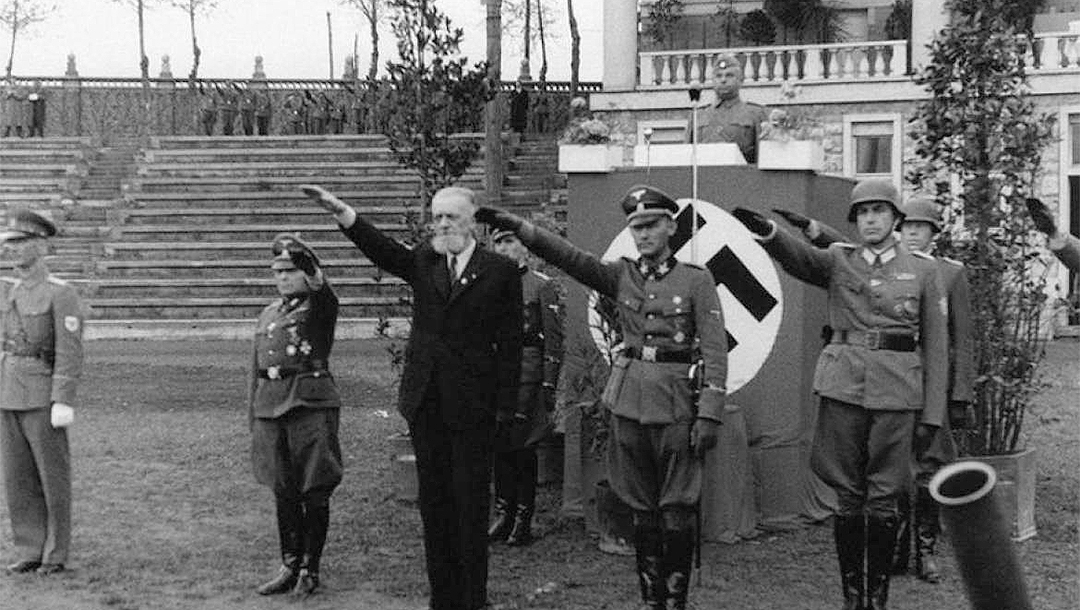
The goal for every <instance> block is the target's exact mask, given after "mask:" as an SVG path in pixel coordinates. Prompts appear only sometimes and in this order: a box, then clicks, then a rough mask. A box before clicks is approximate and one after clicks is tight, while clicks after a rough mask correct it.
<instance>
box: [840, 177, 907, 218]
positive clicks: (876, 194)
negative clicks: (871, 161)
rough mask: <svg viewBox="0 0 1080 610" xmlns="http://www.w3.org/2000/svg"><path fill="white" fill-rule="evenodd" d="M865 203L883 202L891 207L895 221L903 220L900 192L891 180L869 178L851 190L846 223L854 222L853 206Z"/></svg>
mask: <svg viewBox="0 0 1080 610" xmlns="http://www.w3.org/2000/svg"><path fill="white" fill-rule="evenodd" d="M867 201H884V202H885V203H888V204H890V205H892V208H893V212H894V213H895V214H896V219H897V220H903V219H904V213H903V212H901V211H900V191H898V190H897V189H896V185H895V184H893V183H892V180H888V179H885V178H871V179H869V180H862V181H860V182H859V183H858V184H856V185H855V188H853V189H851V204H850V206H851V207H849V208H848V215H847V220H848V222H855V206H857V205H859V204H860V203H865V202H867Z"/></svg>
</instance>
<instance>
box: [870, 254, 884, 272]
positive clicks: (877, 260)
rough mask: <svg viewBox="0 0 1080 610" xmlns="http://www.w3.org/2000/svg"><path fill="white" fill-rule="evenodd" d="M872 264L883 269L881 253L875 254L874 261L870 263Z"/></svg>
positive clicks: (873, 266) (875, 267)
mask: <svg viewBox="0 0 1080 610" xmlns="http://www.w3.org/2000/svg"><path fill="white" fill-rule="evenodd" d="M870 266H871V267H872V268H874V269H881V255H880V254H875V255H874V262H873V263H870Z"/></svg>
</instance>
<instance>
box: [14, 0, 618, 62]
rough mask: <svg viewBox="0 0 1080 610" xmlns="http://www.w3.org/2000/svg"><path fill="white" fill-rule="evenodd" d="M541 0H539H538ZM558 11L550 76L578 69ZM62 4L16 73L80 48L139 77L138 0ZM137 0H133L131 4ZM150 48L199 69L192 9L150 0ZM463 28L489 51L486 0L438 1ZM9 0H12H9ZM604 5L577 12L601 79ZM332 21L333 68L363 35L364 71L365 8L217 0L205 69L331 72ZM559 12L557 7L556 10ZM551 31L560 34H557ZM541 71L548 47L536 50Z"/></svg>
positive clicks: (203, 40) (201, 22)
mask: <svg viewBox="0 0 1080 610" xmlns="http://www.w3.org/2000/svg"><path fill="white" fill-rule="evenodd" d="M534 1H535V0H534ZM544 1H545V3H546V4H545V7H548V8H549V9H550V10H551V11H552V12H553V15H552V16H553V17H554V18H555V27H554V28H553V29H554V32H548V34H549V38H548V45H547V46H548V80H568V79H569V76H570V26H569V24H568V20H567V18H566V2H565V0H544ZM37 2H38V3H40V4H55V5H56V7H57V8H56V11H55V12H54V13H52V14H50V15H49V16H48V18H47V19H46V21H43V22H41V23H37V24H34V25H32V26H31V29H29V30H26V31H23V32H20V33H19V35H18V38H17V39H16V41H15V56H14V67H13V72H14V73H15V75H17V76H60V75H62V74H63V73H64V70H65V67H66V65H67V56H68V54H69V53H74V54H75V58H76V67H77V69H78V71H79V74H80V75H81V76H105V77H124V76H138V75H139V64H138V62H139V41H138V18H137V13H136V11H135V9H134V8H132V5H131V4H134V0H122V1H118V0H37ZM127 2H131V4H127ZM146 2H147V5H148V6H152V8H150V9H149V10H147V11H145V31H146V55H147V57H149V58H150V75H151V76H157V74H158V72H159V71H160V69H161V57H162V55H169V57H170V62H171V66H172V73H173V75H174V76H176V77H178V78H180V77H184V76H186V75H187V73H188V72H189V71H190V70H191V62H192V54H191V32H190V26H189V24H188V19H187V14H186V13H185V12H184V11H182V10H180V9H177V8H173V7H171V6H168V3H167V2H165V1H164V0H146ZM437 2H438V6H439V8H440V9H441V10H442V11H443V12H444V13H445V14H446V15H447V16H448V17H450V19H451V22H452V25H453V26H454V27H460V28H463V29H464V30H465V39H464V43H463V45H462V53H463V54H464V55H465V56H467V57H468V58H469V59H470V60H475V61H481V60H483V59H484V56H485V54H486V44H487V43H486V40H485V33H486V27H487V26H486V24H485V19H486V8H485V6H484V4H483V0H437ZM0 4H3V0H0ZM601 7H602V3H601V2H599V1H597V0H578V2H575V3H574V11H575V14H576V16H577V20H578V27H579V30H580V32H581V38H582V44H581V47H582V48H581V79H582V80H587V81H588V80H600V79H601V77H602V70H603V68H602V65H601V64H602V52H601V34H602V32H601V29H602V16H601ZM328 11H329V12H330V15H331V23H332V26H333V53H334V75H335V76H337V77H340V76H341V71H342V68H343V66H344V61H345V56H346V55H349V54H351V53H352V52H353V41H354V37H355V36H357V35H359V39H358V55H359V58H360V73H361V74H365V73H366V72H367V67H368V64H369V59H370V56H371V39H370V36H369V34H368V25H367V22H366V20H365V19H364V17H363V15H362V14H361V13H360V12H359V10H357V9H355V8H351V7H347V6H343V5H342V4H341V3H340V2H338V0H218V2H217V7H216V8H214V9H212V11H211V12H210V13H209V14H208V15H205V16H199V17H198V18H197V20H196V24H195V28H196V34H197V36H198V39H199V47H200V48H201V49H202V59H201V62H200V67H199V75H200V76H205V77H218V78H246V77H250V76H251V73H252V71H253V68H254V63H255V62H254V58H255V56H256V55H262V56H263V64H264V69H265V71H266V75H267V77H269V78H327V77H328V76H329V75H330V62H329V48H328V44H327V23H326V21H327V20H326V13H327V12H328ZM556 12H557V15H555V14H554V13H556ZM382 30H384V31H383V32H382V34H381V35H380V37H381V41H380V45H379V46H380V49H381V50H380V54H381V57H380V60H379V62H380V63H381V64H384V63H385V61H386V60H387V59H389V58H392V57H396V54H397V53H396V49H395V47H394V38H393V35H392V33H391V32H390V30H389V24H388V22H387V24H386V25H384V26H383V28H382ZM550 34H555V35H557V37H555V38H552V37H550ZM506 36H507V33H506V32H504V41H503V67H502V73H503V78H504V79H507V80H513V79H514V78H516V77H517V74H518V71H519V64H520V61H521V58H522V56H523V54H522V50H521V44H520V42H519V41H518V39H515V40H510V41H508V40H506ZM0 41H2V45H0V66H3V65H5V64H6V63H7V57H8V52H9V49H10V43H11V37H10V32H9V31H3V32H0ZM532 66H533V67H532V76H533V77H534V78H535V77H536V76H537V72H538V70H539V66H540V52H539V49H538V48H535V47H534V50H533V51H532Z"/></svg>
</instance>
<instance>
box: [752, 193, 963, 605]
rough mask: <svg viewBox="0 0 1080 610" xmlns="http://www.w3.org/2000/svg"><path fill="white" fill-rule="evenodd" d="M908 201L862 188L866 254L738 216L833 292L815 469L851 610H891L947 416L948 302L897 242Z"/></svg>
mask: <svg viewBox="0 0 1080 610" xmlns="http://www.w3.org/2000/svg"><path fill="white" fill-rule="evenodd" d="M899 199H900V195H899V193H898V191H897V189H896V187H895V186H893V184H892V183H891V182H890V181H888V180H864V181H862V182H860V183H858V184H857V185H856V186H855V188H854V189H852V193H851V205H850V208H849V211H848V221H849V222H852V223H854V224H855V225H856V229H857V230H858V233H859V237H860V244H859V245H852V244H847V243H837V244H833V245H832V246H830V247H829V248H828V249H826V250H821V249H818V248H816V247H814V246H812V245H810V244H808V243H806V242H804V241H802V240H800V239H797V238H795V237H793V236H791V235H790V234H788V233H787V232H785V231H783V230H781V229H779V228H778V227H777V225H776V223H775V222H773V221H770V220H767V219H766V218H765V217H764V216H762V215H761V214H758V213H757V212H755V211H753V210H749V209H746V208H736V209H735V211H734V215H735V217H736V218H738V219H739V221H741V222H742V223H743V224H744V225H746V227H747V228H748V229H749V230H750V231H751V232H752V233H754V234H755V236H756V237H757V238H758V239H759V240H760V241H761V242H762V243H763V246H764V247H765V250H766V251H767V252H768V253H769V254H770V255H771V256H772V257H773V258H774V259H776V260H777V261H778V262H779V263H780V265H781V266H782V267H783V268H784V270H785V271H787V272H788V273H790V274H791V275H793V276H795V277H796V278H798V279H800V280H802V281H804V282H807V283H810V284H813V285H815V286H819V287H821V288H825V289H827V290H828V293H829V322H830V325H831V326H832V328H833V333H832V337H831V342H830V343H829V344H828V345H826V346H825V348H824V350H823V351H822V353H821V356H820V357H819V359H818V363H817V370H816V371H815V374H814V391H815V392H816V393H817V394H818V395H819V396H820V398H821V406H820V410H819V413H818V423H817V430H816V433H815V436H814V447H813V453H812V458H811V464H812V466H813V468H814V471H815V472H816V473H817V475H818V476H820V477H821V478H822V480H823V481H825V482H826V483H827V484H828V485H830V486H831V487H832V488H833V489H834V490H835V491H836V494H837V499H838V503H839V506H838V508H837V514H836V515H835V517H834V520H833V527H834V538H835V541H836V548H837V557H838V559H839V564H840V577H841V584H842V586H843V594H844V605H843V608H844V610H857V609H862V608H868V609H870V610H882V609H884V608H885V607H886V603H887V601H888V590H889V577H890V571H891V567H892V566H891V563H892V558H893V552H894V549H895V546H896V535H897V530H898V527H899V508H898V504H899V498H900V496H901V495H903V494H904V493H906V490H907V489H908V486H909V485H910V482H911V455H912V451H915V452H916V455H919V456H922V455H923V454H924V453H925V450H926V447H927V446H928V444H929V441H930V440H931V439H932V438H933V437H934V434H935V433H936V431H937V430H938V428H940V427H941V425H942V423H943V420H944V418H945V412H946V396H947V389H948V364H949V362H948V328H947V317H946V316H947V311H948V304H947V301H946V297H945V295H944V293H943V292H942V290H941V284H940V282H939V280H938V267H937V264H936V263H935V261H934V259H933V257H931V256H929V255H927V254H923V253H921V252H912V251H910V250H908V249H907V248H906V247H905V246H904V245H903V244H900V243H898V242H897V240H896V238H895V236H894V234H893V230H894V228H895V226H896V223H897V222H898V221H900V220H902V219H903V216H902V214H901V213H900V210H899V205H898V204H899ZM916 419H918V424H916ZM913 440H914V447H913ZM864 560H865V569H864ZM864 578H865V580H864Z"/></svg>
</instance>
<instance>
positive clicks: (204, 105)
mask: <svg viewBox="0 0 1080 610" xmlns="http://www.w3.org/2000/svg"><path fill="white" fill-rule="evenodd" d="M216 122H217V100H216V99H214V94H213V92H211V91H208V90H206V89H204V88H203V87H202V85H199V123H200V124H202V130H203V133H204V134H205V135H208V136H212V135H214V123H216Z"/></svg>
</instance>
